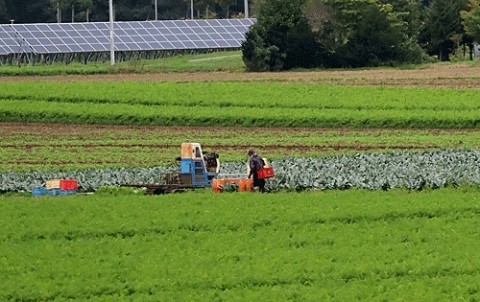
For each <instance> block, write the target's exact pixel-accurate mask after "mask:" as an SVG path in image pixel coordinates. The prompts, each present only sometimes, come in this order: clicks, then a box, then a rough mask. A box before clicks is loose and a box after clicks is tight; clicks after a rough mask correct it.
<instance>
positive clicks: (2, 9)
mask: <svg viewBox="0 0 480 302" xmlns="http://www.w3.org/2000/svg"><path fill="white" fill-rule="evenodd" d="M6 21H7V6H6V5H5V0H0V23H4V22H6Z"/></svg>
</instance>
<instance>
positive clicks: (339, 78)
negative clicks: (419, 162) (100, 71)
mask: <svg viewBox="0 0 480 302" xmlns="http://www.w3.org/2000/svg"><path fill="white" fill-rule="evenodd" d="M1 80H2V81H65V82H75V81H146V82H162V81H173V82H187V81H267V80H275V81H283V82H309V83H312V82H313V83H332V84H333V83H334V84H344V85H386V86H429V87H458V88H480V68H478V67H471V66H469V65H467V64H434V65H430V66H424V67H421V68H415V69H405V70H399V69H393V68H392V69H388V68H382V69H378V68H375V69H356V70H326V71H325V70H320V71H305V72H276V73H272V72H265V73H246V72H245V73H242V72H237V73H231V72H194V73H180V72H178V73H148V74H108V75H71V76H25V77H2V78H1Z"/></svg>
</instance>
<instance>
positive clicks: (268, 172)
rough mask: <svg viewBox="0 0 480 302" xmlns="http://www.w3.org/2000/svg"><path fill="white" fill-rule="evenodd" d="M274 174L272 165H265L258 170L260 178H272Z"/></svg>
mask: <svg viewBox="0 0 480 302" xmlns="http://www.w3.org/2000/svg"><path fill="white" fill-rule="evenodd" d="M274 176H275V172H274V171H273V168H272V167H265V168H261V169H260V170H258V178H270V177H274Z"/></svg>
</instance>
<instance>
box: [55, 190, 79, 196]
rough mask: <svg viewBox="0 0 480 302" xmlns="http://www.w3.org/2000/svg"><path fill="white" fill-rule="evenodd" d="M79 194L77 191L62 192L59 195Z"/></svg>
mask: <svg viewBox="0 0 480 302" xmlns="http://www.w3.org/2000/svg"><path fill="white" fill-rule="evenodd" d="M74 194H77V190H60V192H59V194H58V195H74Z"/></svg>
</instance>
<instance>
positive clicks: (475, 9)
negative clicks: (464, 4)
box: [460, 0, 480, 42]
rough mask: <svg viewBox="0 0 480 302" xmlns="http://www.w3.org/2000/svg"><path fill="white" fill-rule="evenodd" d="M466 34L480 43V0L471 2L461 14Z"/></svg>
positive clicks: (471, 0)
mask: <svg viewBox="0 0 480 302" xmlns="http://www.w3.org/2000/svg"><path fill="white" fill-rule="evenodd" d="M460 15H461V17H462V20H463V23H462V24H463V26H464V28H465V32H466V33H467V34H468V35H469V36H471V37H472V38H473V40H474V41H475V42H480V0H470V1H469V2H468V8H467V9H466V10H463V11H461V12H460Z"/></svg>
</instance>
